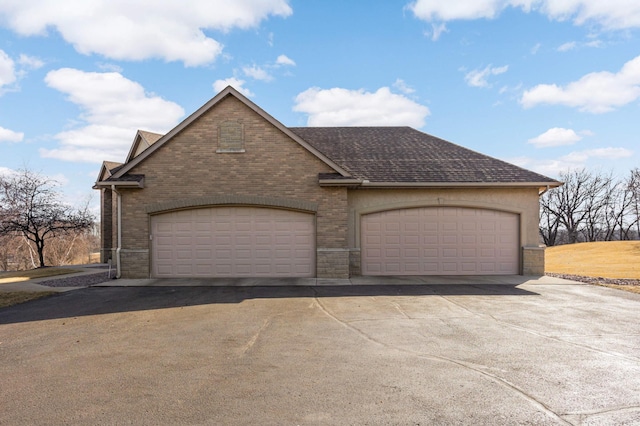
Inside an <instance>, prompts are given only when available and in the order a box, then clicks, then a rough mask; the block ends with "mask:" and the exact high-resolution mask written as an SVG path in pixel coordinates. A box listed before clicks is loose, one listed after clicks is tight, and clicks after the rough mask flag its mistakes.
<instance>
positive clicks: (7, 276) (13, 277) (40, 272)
mask: <svg viewBox="0 0 640 426" xmlns="http://www.w3.org/2000/svg"><path fill="white" fill-rule="evenodd" d="M75 272H82V271H81V270H78V269H68V268H37V269H31V270H29V271H17V272H0V284H9V283H17V282H20V281H28V280H32V279H34V278H46V277H53V276H56V275H65V274H73V273H75Z"/></svg>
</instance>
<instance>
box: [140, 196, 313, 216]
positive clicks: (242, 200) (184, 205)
mask: <svg viewBox="0 0 640 426" xmlns="http://www.w3.org/2000/svg"><path fill="white" fill-rule="evenodd" d="M233 205H235V206H255V207H271V208H279V209H288V210H298V211H302V212H307V213H317V212H318V204H317V203H313V202H310V201H304V200H292V199H288V198H274V197H255V196H249V195H220V196H211V197H198V198H185V199H180V200H173V201H167V202H162V203H155V204H150V205H148V206H147V207H146V212H147V213H148V214H157V213H165V212H169V211H172V210H183V209H191V208H199V207H215V206H233Z"/></svg>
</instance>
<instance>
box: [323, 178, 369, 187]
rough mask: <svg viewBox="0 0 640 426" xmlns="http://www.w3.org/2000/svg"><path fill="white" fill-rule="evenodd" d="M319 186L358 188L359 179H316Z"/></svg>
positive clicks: (360, 181) (360, 182)
mask: <svg viewBox="0 0 640 426" xmlns="http://www.w3.org/2000/svg"><path fill="white" fill-rule="evenodd" d="M318 184H320V186H360V185H362V180H360V179H318Z"/></svg>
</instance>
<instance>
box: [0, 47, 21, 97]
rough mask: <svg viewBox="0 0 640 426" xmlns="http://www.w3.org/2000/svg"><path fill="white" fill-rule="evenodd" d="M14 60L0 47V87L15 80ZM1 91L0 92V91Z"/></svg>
mask: <svg viewBox="0 0 640 426" xmlns="http://www.w3.org/2000/svg"><path fill="white" fill-rule="evenodd" d="M16 78H17V77H16V69H15V62H13V59H11V58H10V57H9V55H7V54H6V53H5V51H4V50H2V49H0V89H2V86H7V85H9V84H11V83H14V82H15V81H16ZM0 93H1V92H0Z"/></svg>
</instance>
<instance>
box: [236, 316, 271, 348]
mask: <svg viewBox="0 0 640 426" xmlns="http://www.w3.org/2000/svg"><path fill="white" fill-rule="evenodd" d="M269 324H271V318H267V319H265V320H264V322H263V323H262V326H261V327H260V328H259V329H258V331H256V333H255V334H254V335H253V336H251V338H250V339H249V341H248V342H247V343H246V344H245V345H244V346H243V347H242V352H241V354H242V355H245V354H246V353H247V352H248V351H249V350H251V348H252V347H253V345H255V344H256V342H257V341H258V338H259V337H260V334H262V332H263V331H264V330H265V329H266V328H267V327H268V326H269Z"/></svg>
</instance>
